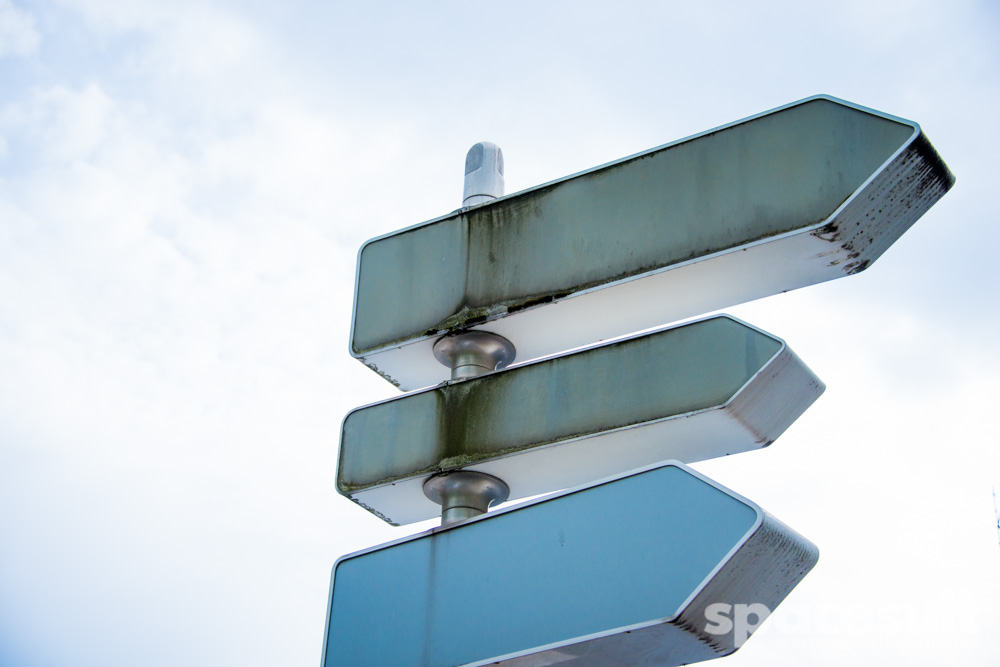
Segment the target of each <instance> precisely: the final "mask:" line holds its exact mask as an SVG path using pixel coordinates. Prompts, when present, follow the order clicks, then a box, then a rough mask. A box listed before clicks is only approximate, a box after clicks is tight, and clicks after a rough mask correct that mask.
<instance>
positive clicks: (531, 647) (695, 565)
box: [324, 464, 811, 667]
mask: <svg viewBox="0 0 1000 667" xmlns="http://www.w3.org/2000/svg"><path fill="white" fill-rule="evenodd" d="M765 516H766V515H765V514H764V513H763V512H761V510H760V509H759V508H758V507H756V506H755V505H753V504H751V503H749V502H748V501H746V500H744V499H742V498H740V497H738V496H736V495H735V494H733V493H732V492H730V491H728V490H726V489H724V488H722V487H720V486H718V485H716V484H714V483H713V482H710V481H708V480H706V479H705V478H703V477H701V476H700V475H697V474H696V473H694V472H692V471H690V470H689V469H687V468H684V467H683V466H681V465H679V464H670V465H666V466H663V467H660V468H655V469H652V470H647V471H645V472H640V473H637V474H633V475H631V476H628V477H624V478H621V479H618V480H617V481H612V482H607V483H602V484H599V485H597V486H594V487H591V488H587V489H583V490H577V491H573V492H570V493H568V494H565V495H561V496H557V497H555V498H551V499H547V500H543V501H541V502H535V503H534V504H529V505H526V506H522V507H520V508H513V509H511V510H508V511H503V512H500V513H497V514H491V515H487V516H484V517H480V518H477V519H474V520H471V521H468V522H466V523H463V524H458V525H456V526H454V527H451V528H447V529H437V530H436V531H434V532H432V533H427V534H423V535H420V536H417V537H414V538H410V539H407V540H404V541H401V542H398V543H393V544H390V545H387V546H383V547H377V548H375V549H373V550H369V551H367V552H361V553H358V554H353V555H349V556H346V557H344V558H342V559H341V560H340V561H338V563H337V565H336V566H335V568H334V579H333V587H332V593H331V599H330V609H329V611H330V616H329V625H328V631H327V644H326V647H325V658H324V664H325V666H326V667H331V666H333V665H344V666H347V665H350V666H352V667H356V666H361V665H379V666H381V665H399V666H404V665H414V666H417V665H423V666H427V665H463V664H474V663H476V662H477V661H484V660H490V659H494V658H501V657H503V656H507V657H511V656H517V655H520V654H524V653H531V652H533V651H536V650H539V649H542V648H544V647H548V648H549V649H551V648H552V647H553V646H554V645H558V646H564V645H572V644H574V643H576V642H579V641H581V640H582V639H585V638H587V637H592V636H593V635H596V634H608V633H612V634H613V633H614V631H616V630H617V631H619V632H624V631H625V630H628V629H636V628H641V627H643V626H647V625H651V624H656V625H662V624H664V623H665V622H667V621H669V620H671V619H676V618H677V616H678V615H679V613H680V612H681V611H682V609H683V608H684V607H685V605H686V603H687V602H689V599H690V598H692V596H693V595H694V594H695V593H696V592H698V591H699V590H700V589H701V588H703V587H704V586H705V585H706V583H707V582H709V581H712V580H713V579H714V578H718V577H733V576H737V577H738V576H739V574H738V573H737V574H735V575H734V574H733V573H731V572H728V571H727V569H726V567H725V564H726V563H727V562H728V561H729V560H731V559H732V558H733V555H734V554H735V553H736V552H737V551H738V550H739V547H741V546H742V545H743V544H744V543H745V542H746V541H747V540H748V539H750V537H751V536H752V535H753V534H754V533H755V532H756V531H758V529H759V528H760V526H761V525H762V523H764V519H765ZM792 535H794V533H792ZM795 538H797V536H795ZM799 539H800V538H799ZM793 541H794V540H788V539H786V540H784V543H785V544H786V545H787V544H790V543H792V542H793ZM756 551H760V549H759V548H758V549H756ZM765 551H766V550H765ZM755 557H757V556H755ZM809 567H811V565H809ZM717 568H718V570H717ZM784 569H788V568H784ZM806 569H808V568H806ZM751 570H752V568H751ZM750 574H752V571H751V573H750ZM760 579H761V582H760V584H761V585H762V586H765V587H767V588H768V590H769V591H771V589H773V590H778V589H781V588H782V586H784V587H785V588H786V590H785V591H784V592H785V593H787V589H790V588H791V586H793V585H794V583H795V582H792V583H791V584H790V585H789V584H788V582H785V583H782V584H775V583H774V582H768V581H765V579H766V577H761V578H760ZM795 581H796V582H797V579H796V580H795ZM745 583H746V584H747V586H748V587H749V588H750V589H752V588H753V587H754V585H756V584H755V582H754V581H750V582H745ZM781 597H784V594H782V595H781ZM770 602H771V604H776V602H774V601H773V600H771V601H770ZM688 624H690V623H688ZM671 630H672V631H674V632H678V630H677V628H671ZM622 636H623V637H627V636H628V635H622ZM636 636H637V637H639V636H640V633H636ZM704 643H705V642H701V643H700V644H699V645H702V644H704ZM626 646H627V644H626ZM625 650H626V651H628V650H629V649H628V648H626V649H625ZM706 650H707V649H706ZM705 657H715V656H714V654H712V652H711V651H708V654H707V655H705V656H704V657H701V658H698V659H704V658H705Z"/></svg>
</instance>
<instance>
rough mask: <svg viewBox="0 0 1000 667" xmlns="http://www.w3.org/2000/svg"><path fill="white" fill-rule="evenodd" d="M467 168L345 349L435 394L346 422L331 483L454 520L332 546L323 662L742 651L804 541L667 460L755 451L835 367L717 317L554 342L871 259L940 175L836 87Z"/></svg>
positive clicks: (898, 122) (362, 294) (940, 168)
mask: <svg viewBox="0 0 1000 667" xmlns="http://www.w3.org/2000/svg"><path fill="white" fill-rule="evenodd" d="M465 172H466V187H465V193H464V200H463V201H464V203H465V204H467V205H469V207H468V208H462V209H459V210H458V211H457V212H455V213H453V214H451V215H447V216H444V217H442V218H438V219H436V220H431V221H429V222H426V223H423V224H421V225H416V226H414V227H410V228H407V229H404V230H401V231H399V232H396V233H394V234H389V235H387V236H383V237H380V238H377V239H373V240H371V241H369V242H368V243H366V244H365V245H364V246H363V247H362V249H361V251H360V253H359V256H358V271H357V280H356V285H355V297H354V315H353V322H352V327H351V344H350V345H351V353H352V354H353V355H354V356H355V357H357V358H359V359H360V360H361V361H363V362H364V363H365V364H366V365H368V366H369V367H370V368H372V369H373V370H375V371H377V372H378V373H379V374H381V375H382V376H383V377H385V378H386V379H387V380H390V381H391V382H393V383H394V384H396V385H397V386H399V387H400V388H402V389H406V390H410V389H419V388H421V387H427V388H426V389H423V390H421V391H412V392H411V393H408V394H405V395H403V396H400V397H397V398H394V399H390V400H387V401H383V402H380V403H376V404H373V405H369V406H365V407H361V408H358V409H356V410H353V411H352V412H351V413H350V414H348V415H347V417H346V418H345V419H344V423H343V427H342V433H341V444H340V457H339V465H338V470H337V488H338V491H340V493H342V494H343V495H345V496H347V497H349V498H351V499H352V500H354V501H355V502H357V503H358V504H359V505H361V506H363V507H365V508H366V509H368V510H370V511H371V512H373V513H375V514H376V515H378V516H379V517H380V518H382V519H384V520H386V521H389V522H390V523H395V524H404V523H410V522H414V521H419V520H422V519H427V518H431V517H433V516H434V515H436V514H438V513H440V515H441V521H442V527H441V528H437V529H433V530H431V531H429V532H426V533H423V534H421V535H417V536H414V537H411V538H407V539H404V540H399V541H397V542H393V543H390V544H386V545H382V546H379V547H374V548H372V549H368V550H365V551H362V552H359V553H356V554H351V555H349V556H345V557H343V558H341V559H340V560H338V562H337V564H336V565H335V566H334V576H333V581H332V583H331V592H330V604H329V614H328V619H327V635H326V640H325V643H324V653H323V664H324V667H333V666H334V665H351V666H352V667H353V666H355V665H485V664H503V665H510V666H512V667H514V666H516V667H536V666H539V665H550V664H557V663H558V664H560V665H563V664H565V665H566V666H567V667H569V666H572V667H584V666H587V665H612V664H613V665H622V666H626V665H654V664H655V665H680V664H687V663H691V662H697V661H700V660H706V659H709V658H714V657H719V656H722V655H726V654H728V653H731V652H732V651H735V650H736V649H737V648H739V646H740V645H741V643H742V641H743V640H744V639H746V637H747V636H748V635H749V634H750V633H751V632H752V631H753V629H755V628H756V626H757V625H759V623H760V622H761V621H763V619H764V618H765V617H766V616H767V615H768V614H769V613H770V612H771V611H772V610H773V609H774V607H776V606H777V605H778V604H779V603H780V602H781V601H782V600H783V599H784V598H785V596H786V595H788V593H789V592H790V591H791V589H792V588H793V587H794V586H795V585H796V584H797V583H798V582H799V581H800V580H801V579H802V577H804V576H805V574H806V573H807V572H808V571H809V570H810V569H811V568H812V567H813V565H814V564H815V563H816V560H817V558H818V552H817V550H816V548H815V547H814V546H813V545H812V544H810V543H809V542H808V541H806V540H805V539H804V538H802V537H801V536H799V535H798V534H797V533H795V532H794V531H793V530H791V529H790V528H788V527H787V526H785V525H784V524H781V523H780V522H778V521H776V520H775V519H773V518H772V517H770V515H768V514H766V513H764V512H762V511H761V510H760V508H759V507H757V506H756V505H754V504H753V503H751V502H749V501H748V500H746V499H744V498H741V497H740V496H737V495H736V494H734V493H733V492H731V491H729V490H727V489H725V488H723V487H721V486H719V485H718V484H716V483H714V482H712V481H711V480H708V479H706V478H704V477H703V476H701V475H699V474H698V473H696V472H694V471H692V470H690V469H688V468H686V467H685V466H684V465H683V463H682V462H693V461H698V460H702V459H706V458H711V457H717V456H723V455H727V454H733V453H739V452H744V451H749V450H753V449H759V448H762V447H766V446H767V445H769V444H770V443H771V442H773V441H774V439H775V438H777V437H778V436H779V435H781V433H783V432H784V431H785V429H786V428H788V426H789V425H790V424H791V423H792V422H793V421H794V420H795V419H797V418H798V417H799V416H800V415H801V414H802V413H803V412H804V411H805V410H806V409H807V408H808V407H809V405H811V404H812V403H813V401H815V400H816V398H817V397H818V396H819V394H820V393H822V391H823V389H824V386H823V383H822V382H820V381H819V379H818V378H816V376H815V375H813V373H812V372H811V371H810V370H809V369H808V368H807V367H806V366H805V365H804V364H803V363H802V362H801V361H800V360H799V359H798V357H796V356H795V354H794V353H792V351H791V350H789V349H788V347H787V346H786V345H785V344H784V342H782V341H781V340H780V339H778V338H776V337H774V336H771V335H770V334H767V333H765V332H763V331H760V330H758V329H755V328H753V327H751V326H749V325H747V324H745V323H743V322H740V321H738V320H735V319H733V318H731V317H728V316H722V317H712V318H707V319H704V320H700V321H696V322H691V323H687V324H684V325H680V326H674V327H669V328H664V329H660V330H657V331H653V332H652V333H645V334H643V335H634V336H632V337H631V338H627V339H623V340H615V341H612V342H609V343H606V344H603V345H596V346H593V347H589V348H586V349H583V350H578V351H575V352H572V353H567V354H561V356H551V355H557V354H560V353H564V352H566V351H567V350H570V349H573V348H579V347H582V346H585V345H593V344H595V343H598V342H600V341H603V340H607V339H610V338H616V337H619V336H625V335H629V334H633V333H634V332H637V331H640V330H643V329H650V328H653V327H657V326H662V325H663V324H665V323H669V322H672V321H677V320H679V319H682V318H685V317H690V316H694V315H700V314H703V313H706V312H708V311H711V310H715V309H718V308H721V307H724V306H727V305H732V304H737V303H741V302H744V301H748V300H751V299H756V298H759V297H762V296H767V295H770V294H775V293H778V292H782V291H786V290H790V289H796V288H798V287H804V286H806V285H811V284H814V283H818V282H821V281H824V280H830V279H832V278H837V277H841V276H845V275H852V274H854V273H858V272H860V271H863V270H864V269H865V268H867V267H868V266H869V265H870V264H871V263H872V262H873V261H875V260H876V259H877V258H878V257H879V256H880V255H881V254H882V253H883V252H884V251H885V250H886V249H887V248H888V247H889V246H890V245H891V244H892V243H893V242H895V240H896V239H897V238H899V236H900V235H901V234H903V233H904V232H905V231H906V230H907V229H908V228H909V227H910V226H911V225H912V224H913V223H914V222H915V221H916V220H917V219H918V218H919V217H920V216H921V215H922V214H923V213H924V212H925V211H926V210H927V209H928V208H930V206H932V205H933V204H934V203H935V202H936V201H937V200H938V199H940V198H941V197H942V196H943V195H944V194H945V192H947V190H948V189H949V188H950V187H951V186H952V184H953V183H954V177H953V176H952V174H951V172H950V171H949V170H948V167H947V166H946V165H945V164H944V162H943V161H942V160H941V158H940V157H939V156H938V155H937V153H936V152H935V151H934V148H933V147H932V146H931V144H930V143H929V142H928V140H927V138H926V137H925V136H924V135H923V133H922V132H921V130H920V128H919V126H918V125H917V124H916V123H912V122H910V121H905V120H902V119H899V118H896V117H893V116H889V115H886V114H883V113H880V112H877V111H873V110H871V109H865V108H863V107H859V106H857V105H854V104H851V103H849V102H844V101H843V100H837V99H835V98H831V97H827V96H817V97H812V98H809V99H806V100H803V101H801V102H797V103H794V104H790V105H787V106H785V107H781V108H779V109H776V110H774V111H771V112H767V113H763V114H760V115H757V116H754V117H752V118H748V119H745V120H742V121H738V122H736V123H732V124H730V125H727V126H725V127H722V128H717V129H715V130H711V131H709V132H705V133H703V134H700V135H697V136H695V137H691V138H689V139H685V140H682V141H678V142H675V143H672V144H667V145H665V146H661V147H659V148H654V149H652V150H649V151H646V152H644V153H641V154H639V155H635V156H632V157H629V158H625V159H623V160H619V161H617V162H613V163H611V164H608V165H605V166H603V167H598V168H595V169H592V170H589V171H585V172H582V173H580V174H577V175H575V176H571V177H568V178H564V179H561V180H558V181H554V182H552V183H548V184H545V185H542V186H538V187H536V188H532V189H529V190H526V191H524V192H521V193H517V194H514V195H510V196H508V197H504V196H503V156H502V154H501V152H500V149H499V148H498V147H497V146H494V145H493V144H488V143H482V144H476V146H474V147H473V149H472V150H470V151H469V154H468V156H467V158H466V169H465ZM540 357H550V358H545V359H541V360H538V361H534V362H532V363H524V362H529V361H531V360H533V359H539V358H540ZM514 361H518V362H519V364H518V365H513V366H512V365H511V364H512V363H513V362H514ZM508 367H509V368H508ZM432 385H434V386H432ZM667 459H680V461H682V462H677V461H674V462H670V463H664V461H666V460H667ZM642 466H646V467H645V468H641V467H642ZM637 469H638V470H637ZM609 476H616V477H610V478H609ZM574 485H582V486H576V487H575V488H573V489H572V490H570V491H564V492H562V493H559V494H557V495H555V496H549V497H547V498H544V499H542V500H536V501H533V502H529V503H526V504H523V505H520V506H513V507H507V508H501V509H499V510H497V511H494V512H489V511H488V510H489V508H490V507H491V506H493V505H497V504H500V503H503V502H504V501H506V500H507V499H520V498H524V497H526V496H530V495H534V494H539V493H547V492H552V491H556V490H559V489H563V488H566V487H568V486H574ZM730 612H732V616H729V615H727V614H729V613H730ZM751 616H753V618H754V620H753V621H752V622H751V621H750V620H749V619H750V617H751Z"/></svg>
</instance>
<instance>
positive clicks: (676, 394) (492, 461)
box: [337, 316, 824, 525]
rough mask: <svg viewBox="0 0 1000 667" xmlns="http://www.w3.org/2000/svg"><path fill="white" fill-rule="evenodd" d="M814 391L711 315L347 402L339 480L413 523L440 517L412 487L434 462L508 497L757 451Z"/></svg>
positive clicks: (384, 511) (819, 386)
mask: <svg viewBox="0 0 1000 667" xmlns="http://www.w3.org/2000/svg"><path fill="white" fill-rule="evenodd" d="M823 389H824V385H823V383H822V382H821V381H820V380H819V379H818V378H817V377H816V376H815V375H814V374H813V373H812V372H811V371H810V370H809V368H807V367H806V366H805V365H804V364H803V363H802V362H801V361H800V360H799V359H798V357H797V356H796V355H795V354H794V353H793V352H792V351H791V350H790V349H789V348H788V347H787V346H786V345H785V343H784V342H783V341H781V340H780V339H778V338H775V337H774V336H772V335H770V334H767V333H765V332H763V331H760V330H759V329H756V328H754V327H751V326H750V325H748V324H745V323H743V322H740V321H739V320H736V319H734V318H731V317H728V316H721V317H712V318H708V319H704V320H700V321H696V322H691V323H688V324H684V325H681V326H676V327H672V328H668V329H663V330H660V331H656V332H653V333H650V334H646V335H642V336H634V337H631V338H627V339H623V340H619V341H615V342H612V343H609V344H605V345H601V346H595V347H591V348H588V349H584V350H581V351H578V352H574V353H572V354H566V355H562V356H559V357H555V358H551V359H547V360H542V361H538V362H534V363H530V364H524V365H521V366H515V367H512V368H509V369H507V370H505V371H503V372H500V373H491V374H488V375H484V376H482V377H478V378H473V379H468V380H462V381H458V382H449V383H447V384H444V385H440V386H437V387H433V388H430V389H426V390H422V391H416V392H412V393H409V394H405V395H402V396H399V397H396V398H393V399H390V400H388V401H382V402H380V403H375V404H372V405H368V406H364V407H361V408H357V409H355V410H353V411H351V412H350V413H348V415H347V416H346V417H345V418H344V422H343V425H342V428H341V442H340V459H339V464H338V469H337V490H338V491H339V492H340V493H341V494H343V495H345V496H347V497H349V498H351V499H352V500H354V501H355V502H357V503H358V504H359V505H361V506H362V507H365V508H366V509H368V510H369V511H371V512H373V513H375V514H376V515H378V516H379V517H381V518H382V519H384V520H386V521H388V522H390V523H395V524H401V525H402V524H407V523H413V522H415V521H421V520H424V519H431V518H434V517H436V516H438V514H439V511H440V508H439V507H438V506H437V505H435V504H434V503H433V502H431V501H430V500H428V499H427V498H426V497H425V496H424V493H423V489H422V485H423V483H424V480H425V479H426V478H427V477H429V476H430V475H433V474H435V473H438V472H442V471H447V470H456V469H471V470H477V471H480V472H485V473H488V474H491V475H494V476H496V477H498V478H500V479H502V480H504V482H506V483H507V484H508V485H509V486H510V496H511V499H515V500H516V499H518V498H525V497H528V496H532V495H536V494H539V493H548V492H551V491H556V490H559V489H564V488H567V487H571V486H574V485H577V484H584V483H587V482H591V481H593V480H595V479H601V478H603V477H606V476H608V475H613V474H617V473H621V472H625V471H627V470H632V469H635V468H638V467H641V466H645V465H649V464H652V463H656V462H659V461H665V460H668V459H678V460H681V461H684V462H685V463H690V462H694V461H700V460H703V459H709V458H714V457H718V456H725V455H727V454H735V453H739V452H744V451H749V450H754V449H759V448H761V447H766V446H767V445H769V444H770V443H771V442H773V441H774V440H775V439H776V438H777V437H778V436H779V435H781V433H783V432H784V431H785V429H786V428H788V426H789V425H791V423H792V422H793V421H795V419H796V418H798V417H799V415H801V414H802V413H803V412H804V411H805V410H806V409H807V408H808V407H809V406H810V405H811V404H812V403H813V401H815V400H816V398H817V397H818V396H819V395H820V394H821V393H822V392H823Z"/></svg>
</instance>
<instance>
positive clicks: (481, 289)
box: [350, 96, 954, 390]
mask: <svg viewBox="0 0 1000 667" xmlns="http://www.w3.org/2000/svg"><path fill="white" fill-rule="evenodd" d="M953 182H954V177H953V176H952V174H951V172H950V171H949V170H948V168H947V166H946V165H945V164H944V162H943V161H942V160H941V158H940V157H939V156H938V154H937V153H936V152H935V150H934V148H933V146H931V144H930V142H929V141H928V140H927V138H926V137H925V136H924V135H923V133H922V132H921V130H920V127H919V126H918V125H917V124H916V123H913V122H910V121H906V120H902V119H900V118H895V117H893V116H888V115H886V114H883V113H880V112H877V111H872V110H871V109H865V108H863V107H859V106H856V105H853V104H850V103H848V102H844V101H842V100H837V99H835V98H831V97H825V96H819V97H813V98H809V99H806V100H803V101H801V102H797V103H794V104H791V105H788V106H786V107H782V108H779V109H777V110H774V111H771V112H767V113H764V114H761V115H758V116H754V117H752V118H748V119H745V120H742V121H738V122H736V123H733V124H731V125H727V126H724V127H722V128H718V129H715V130H711V131H709V132H705V133H703V134H700V135H697V136H695V137H692V138H689V139H685V140H682V141H679V142H675V143H672V144H667V145H666V146H661V147H659V148H654V149H652V150H649V151H646V152H644V153H640V154H638V155H635V156H632V157H629V158H625V159H623V160H619V161H617V162H613V163H611V164H608V165H605V166H603V167H598V168H596V169H592V170H589V171H585V172H582V173H580V174H577V175H575V176H570V177H568V178H564V179H561V180H558V181H553V182H551V183H547V184H545V185H541V186H538V187H536V188H532V189H530V190H525V191H523V192H520V193H517V194H513V195H510V196H507V197H503V198H501V199H498V200H496V201H494V202H492V203H489V204H483V205H480V206H475V207H472V208H468V209H460V210H459V211H458V212H456V213H453V214H451V215H447V216H444V217H442V218H438V219H436V220H431V221H429V222H426V223H423V224H420V225H417V226H415V227H410V228H408V229H404V230H401V231H399V232H395V233H393V234H389V235H387V236H382V237H379V238H376V239H373V240H371V241H369V242H368V243H366V244H365V245H364V246H363V247H362V248H361V251H360V253H359V256H358V271H357V281H356V285H355V297H354V321H353V326H352V331H351V344H350V348H351V353H352V354H353V355H354V356H355V357H357V358H359V359H361V360H362V361H363V362H364V363H365V364H367V365H368V366H369V367H371V368H372V369H374V370H376V371H378V372H379V373H381V374H382V375H383V376H384V377H385V378H386V379H388V380H390V381H392V382H393V383H395V384H397V385H398V386H399V387H400V388H402V389H407V390H408V389H413V388H418V387H426V386H429V385H432V384H435V383H437V382H441V381H442V380H446V379H447V378H448V370H447V369H446V368H444V367H443V366H442V365H440V364H439V363H437V362H436V361H435V359H434V355H433V354H432V353H431V346H432V344H433V342H434V339H435V338H436V337H437V336H439V335H440V334H442V333H444V332H448V331H453V330H456V329H463V328H470V327H474V328H481V329H485V330H488V331H493V332H495V333H498V334H500V335H502V336H504V337H506V338H508V339H509V340H511V341H513V343H514V345H515V346H516V347H517V353H518V359H519V360H529V359H534V358H537V357H540V356H545V355H550V354H555V353H558V352H561V351H563V350H568V349H571V348H574V347H579V346H582V345H589V344H591V343H594V342H596V341H599V340H604V339H608V338H612V337H615V336H620V335H625V334H628V333H631V332H634V331H639V330H642V329H647V328H650V327H654V326H659V325H661V324H663V323H667V322H672V321H677V320H680V319H683V318H686V317H691V316H695V315H699V314H702V313H706V312H709V311H712V310H717V309H720V308H724V307H727V306H730V305H733V304H737V303H741V302H744V301H749V300H752V299H756V298H760V297H763V296H768V295H770V294H776V293H779V292H782V291H787V290H791V289H796V288H799V287H804V286H806V285H811V284H814V283H818V282H822V281H825V280H830V279H832V278H838V277H841V276H845V275H850V274H853V273H857V272H859V271H862V270H864V269H865V268H867V267H868V266H869V265H870V264H871V263H872V262H874V261H875V260H876V259H877V258H878V257H879V256H880V255H881V254H882V253H883V252H884V251H885V250H886V249H887V248H888V247H889V246H890V245H891V244H892V243H893V242H895V240H896V239H897V238H899V236H900V235H901V234H903V232H905V231H906V230H907V229H908V228H909V227H910V226H911V225H912V224H913V223H914V222H915V221H916V220H917V219H918V218H919V217H920V216H921V215H923V213H924V212H925V211H926V210H927V209H928V208H930V206H931V205H933V204H934V202H936V201H937V200H938V199H940V198H941V197H942V196H943V195H944V193H945V192H946V191H947V190H948V189H949V188H950V187H951V185H952V184H953Z"/></svg>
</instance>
